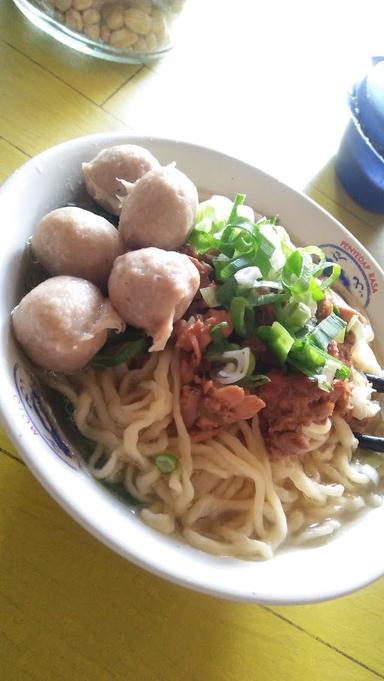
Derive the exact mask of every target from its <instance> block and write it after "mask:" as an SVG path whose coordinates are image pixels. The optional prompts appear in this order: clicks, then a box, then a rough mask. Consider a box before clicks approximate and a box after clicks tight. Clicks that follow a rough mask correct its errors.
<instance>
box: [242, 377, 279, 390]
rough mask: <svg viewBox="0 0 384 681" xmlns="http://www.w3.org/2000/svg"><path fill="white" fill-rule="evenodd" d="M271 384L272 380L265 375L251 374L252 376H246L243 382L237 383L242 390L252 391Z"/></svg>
mask: <svg viewBox="0 0 384 681" xmlns="http://www.w3.org/2000/svg"><path fill="white" fill-rule="evenodd" d="M270 382H271V379H270V378H268V376H265V375H264V374H251V375H250V376H245V378H242V379H241V381H237V383H236V385H239V386H240V387H241V388H249V389H251V390H252V389H254V388H258V387H259V386H260V385H264V384H265V383H270Z"/></svg>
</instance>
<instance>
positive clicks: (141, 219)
mask: <svg viewBox="0 0 384 681" xmlns="http://www.w3.org/2000/svg"><path fill="white" fill-rule="evenodd" d="M197 206H198V195H197V189H196V187H195V185H194V184H193V182H191V180H190V179H189V178H188V177H187V176H186V175H184V173H182V172H180V170H177V168H175V167H174V166H166V167H165V168H159V169H157V170H151V171H150V172H149V173H146V175H144V176H143V177H142V178H141V179H140V180H138V182H136V184H135V186H134V188H133V190H132V191H131V193H130V194H128V196H127V197H126V198H125V199H124V201H123V207H122V209H121V215H120V220H119V233H120V235H121V239H122V243H123V245H124V247H125V248H126V249H129V248H140V247H145V246H157V247H158V248H165V249H167V250H173V249H176V248H179V247H180V246H181V245H182V244H183V243H184V242H185V240H186V238H187V236H188V234H189V232H190V231H191V229H192V226H193V223H194V220H195V216H196V211H197Z"/></svg>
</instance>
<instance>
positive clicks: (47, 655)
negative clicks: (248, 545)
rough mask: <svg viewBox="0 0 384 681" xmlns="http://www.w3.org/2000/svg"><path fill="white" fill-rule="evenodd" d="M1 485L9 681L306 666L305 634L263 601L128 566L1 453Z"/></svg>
mask: <svg viewBox="0 0 384 681" xmlns="http://www.w3.org/2000/svg"><path fill="white" fill-rule="evenodd" d="M0 486H1V489H2V497H3V498H2V513H1V518H0V540H1V541H0V562H1V572H2V578H1V580H0V609H1V612H2V617H1V620H0V639H1V634H2V631H3V634H4V639H3V640H4V641H5V644H4V643H3V644H2V646H0V647H2V648H3V652H2V654H1V659H2V666H3V665H4V664H5V670H4V671H5V677H6V678H7V681H11V680H13V679H20V678H31V679H38V681H46V680H47V681H51V679H55V681H61V680H63V681H67V679H68V678H71V681H76V680H77V679H81V680H82V681H83V680H84V679H89V680H92V681H99V680H104V679H106V680H108V681H109V680H110V679H111V680H113V679H118V680H120V679H121V680H123V679H124V681H127V679H128V680H130V679H135V681H136V680H138V679H139V680H143V681H170V679H174V680H175V681H182V680H183V679H188V680H189V681H192V680H194V679H196V680H197V679H199V680H200V679H204V681H211V680H212V681H221V680H223V681H225V680H226V681H228V680H230V679H236V680H237V679H239V680H240V679H244V680H245V679H247V681H248V679H253V678H257V677H258V670H260V669H263V670H264V671H263V674H262V678H267V676H268V678H270V679H273V680H275V679H276V680H277V679H280V678H282V677H283V676H284V669H286V668H287V667H288V668H290V670H291V674H292V673H293V676H291V675H290V676H289V678H299V677H300V675H301V673H303V674H304V668H306V669H308V668H309V669H310V667H311V664H312V663H311V657H312V656H311V655H309V654H308V655H306V654H305V650H304V649H305V646H306V645H312V644H313V645H317V644H315V643H314V642H313V643H312V640H311V638H310V637H306V636H305V635H303V634H301V633H299V632H297V631H296V630H295V629H294V628H293V627H291V626H290V625H289V624H287V623H286V622H284V621H282V620H281V619H278V618H277V617H275V616H274V615H273V613H271V612H270V611H268V610H267V609H265V608H261V607H258V606H256V605H247V604H241V603H231V602H228V601H224V600H218V599H214V598H211V597H208V596H204V595H201V594H197V593H194V592H191V591H187V590H185V589H182V588H180V587H177V586H175V585H173V584H170V583H168V582H166V581H163V580H161V579H159V578H157V577H154V576H152V575H150V574H148V573H147V572H145V571H143V570H140V569H138V568H136V567H135V566H133V565H132V564H130V563H129V562H127V561H125V560H123V559H122V558H120V557H119V556H117V555H115V554H114V553H112V552H111V551H110V550H108V549H107V548H105V547H104V546H103V545H102V544H100V543H99V542H98V541H96V539H94V538H93V537H91V536H90V535H88V534H87V533H86V532H85V531H84V530H83V529H82V528H80V527H79V526H78V525H77V524H76V523H75V522H74V521H72V520H71V519H70V518H69V517H68V516H67V515H66V514H65V513H64V512H63V511H62V510H61V509H60V508H59V507H58V506H57V505H56V504H55V502H54V501H52V500H51V498H50V497H49V496H48V495H47V494H46V493H45V491H44V490H43V489H42V488H41V487H40V485H39V484H38V483H37V482H36V481H35V480H34V479H33V478H32V476H31V474H30V473H29V471H28V470H27V469H26V468H25V467H24V466H23V464H21V463H19V462H18V461H15V460H12V459H10V458H9V457H6V456H4V455H2V456H1V458H0ZM299 638H300V639H304V644H300V643H299V642H298V639H299ZM282 639H284V641H285V643H284V650H282V648H281V641H282ZM306 641H308V643H306ZM300 645H301V646H304V647H303V649H302V653H301V655H300V656H297V649H298V646H300ZM318 645H319V646H320V647H322V646H321V645H320V644H318ZM308 665H309V667H308ZM298 667H302V669H298ZM31 670H33V671H34V674H33V675H32V676H30V675H29V672H30V671H31ZM296 674H297V677H296Z"/></svg>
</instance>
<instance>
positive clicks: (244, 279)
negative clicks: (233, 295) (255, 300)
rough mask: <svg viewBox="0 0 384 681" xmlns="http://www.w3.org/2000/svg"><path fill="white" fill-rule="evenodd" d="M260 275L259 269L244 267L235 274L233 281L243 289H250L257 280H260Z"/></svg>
mask: <svg viewBox="0 0 384 681" xmlns="http://www.w3.org/2000/svg"><path fill="white" fill-rule="evenodd" d="M261 277H262V274H261V272H260V269H259V267H255V266H253V267H244V268H243V269H242V270H239V271H238V272H236V274H235V279H236V281H237V283H238V284H239V286H243V287H244V288H252V286H255V284H256V282H257V280H258V279H261Z"/></svg>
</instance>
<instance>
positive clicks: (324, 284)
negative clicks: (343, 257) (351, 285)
mask: <svg viewBox="0 0 384 681" xmlns="http://www.w3.org/2000/svg"><path fill="white" fill-rule="evenodd" d="M329 267H330V268H331V274H330V275H329V276H328V277H327V278H326V279H322V280H321V281H320V287H321V288H322V289H323V290H324V289H326V288H330V287H331V286H332V285H333V284H334V283H335V281H336V280H337V279H338V278H339V276H340V274H341V267H340V265H338V264H335V263H333V262H325V263H324V264H323V265H322V267H321V268H320V269H319V270H317V271H316V273H315V276H318V274H320V272H322V271H323V270H325V269H328V268H329Z"/></svg>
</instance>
